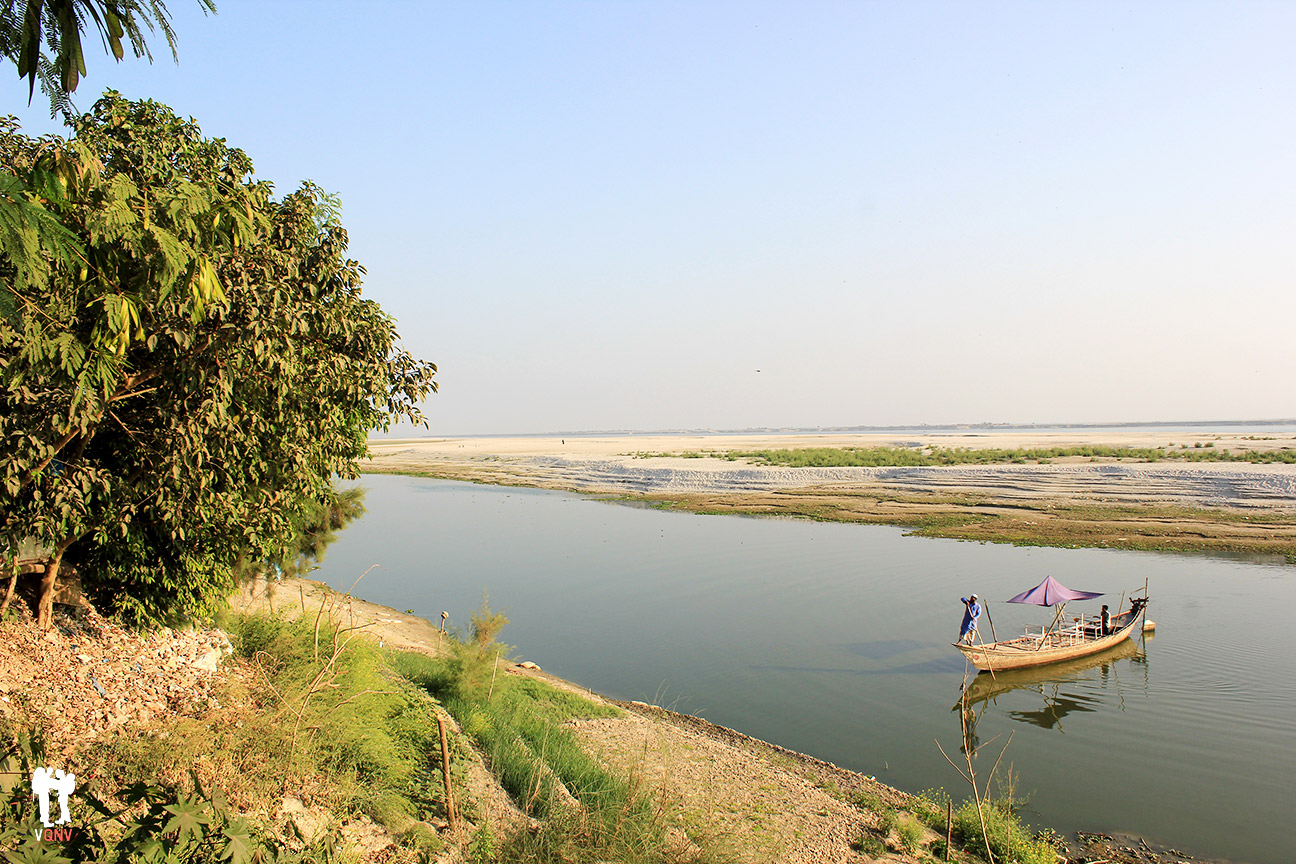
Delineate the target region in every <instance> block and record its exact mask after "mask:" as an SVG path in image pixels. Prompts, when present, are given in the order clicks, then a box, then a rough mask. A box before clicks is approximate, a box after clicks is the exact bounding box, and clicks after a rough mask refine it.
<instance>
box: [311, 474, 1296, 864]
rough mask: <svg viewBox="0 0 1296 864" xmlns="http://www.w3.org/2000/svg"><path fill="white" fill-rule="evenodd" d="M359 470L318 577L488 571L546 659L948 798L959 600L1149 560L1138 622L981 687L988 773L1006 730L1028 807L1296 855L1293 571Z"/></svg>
mask: <svg viewBox="0 0 1296 864" xmlns="http://www.w3.org/2000/svg"><path fill="white" fill-rule="evenodd" d="M362 484H363V485H364V486H365V487H366V488H367V489H368V494H367V498H366V505H367V507H368V513H367V514H366V515H365V516H364V517H363V518H362V519H361V520H359V521H358V522H356V523H355V524H354V525H352V526H351V527H349V528H347V530H346V531H345V532H343V534H342V535H341V537H340V539H339V540H338V541H337V542H336V543H335V544H334V546H333V547H332V548H331V549H330V550H329V553H328V557H327V559H326V561H325V562H324V565H323V567H321V569H320V571H319V572H318V573H317V574H315V575H316V578H320V579H323V580H324V581H326V582H328V583H330V584H332V585H334V586H335V587H336V586H338V585H342V586H343V587H349V586H350V585H351V583H352V582H353V581H354V580H355V578H356V577H357V576H358V575H359V574H360V573H362V572H363V571H364V570H365V569H366V568H368V567H369V566H370V565H374V564H377V565H379V567H378V569H375V570H373V571H372V572H370V573H369V575H367V576H366V577H365V578H364V580H363V581H362V582H361V583H360V585H359V586H358V587H357V589H356V593H357V594H358V595H359V596H362V597H364V598H365V599H367V600H372V601H373V602H376V603H383V604H386V605H389V606H393V607H395V608H397V609H412V610H413V611H414V612H415V613H417V614H419V615H421V616H424V617H427V618H431V619H434V620H435V619H437V618H438V616H439V615H440V613H441V611H442V610H446V611H448V612H449V613H450V621H451V624H452V625H461V626H462V625H464V624H466V623H467V621H468V615H469V613H470V612H471V611H472V610H473V609H475V608H476V607H477V606H478V605H479V604H480V602H481V597H482V591H483V590H486V591H488V592H489V593H490V598H491V605H492V607H494V608H495V609H497V610H502V611H504V612H505V613H506V614H507V615H508V617H509V619H510V622H511V623H510V624H509V626H508V627H506V628H505V630H504V633H503V635H502V637H501V638H502V639H503V640H504V641H506V642H508V643H509V644H511V645H515V646H517V655H518V657H519V659H529V660H533V661H535V662H536V663H538V664H539V665H540V666H541V667H543V668H544V669H545V670H546V671H549V672H551V673H553V674H556V675H559V676H562V677H564V678H567V679H569V680H572V681H575V682H578V683H580V684H582V685H584V686H586V687H589V688H590V689H592V690H595V691H598V692H600V693H604V694H607V695H610V696H613V697H616V698H621V699H641V700H644V701H648V702H654V703H656V704H660V705H665V706H668V707H674V708H675V709H676V710H679V711H685V712H688V713H692V714H697V715H699V716H702V717H705V718H706V719H708V720H711V721H712V722H715V723H720V724H722V725H725V726H730V727H732V728H734V729H738V730H740V731H742V732H746V733H748V734H750V735H754V736H756V737H758V738H763V739H765V740H767V741H772V742H776V743H778V744H781V745H783V746H785V747H790V748H792V749H794V750H799V751H802V752H804V753H809V754H812V755H814V756H818V757H820V758H823V759H827V760H829V761H832V762H835V763H837V764H839V765H842V766H844V767H847V768H851V769H853V770H856V771H861V772H863V773H866V774H873V775H876V776H877V778H878V779H879V780H882V781H884V782H886V783H888V784H890V785H893V786H896V787H897V788H900V789H904V790H907V791H911V792H917V791H920V790H922V789H925V788H929V787H935V786H943V787H945V788H946V789H949V790H950V791H951V793H952V794H954V795H955V796H956V797H960V798H961V797H962V796H963V794H964V793H963V789H962V788H960V784H962V783H963V781H962V780H961V779H960V778H959V777H958V775H957V774H955V772H954V770H953V769H952V768H950V767H949V765H948V764H947V763H946V762H945V761H944V759H943V758H942V756H941V754H940V751H939V750H938V749H937V747H936V741H940V743H941V745H942V746H943V747H944V748H945V750H946V752H948V753H950V755H951V756H954V757H955V758H958V751H959V748H960V746H962V744H963V735H962V730H961V725H960V722H959V716H960V715H959V712H957V711H956V710H953V709H954V706H955V705H956V703H957V701H958V698H959V692H960V687H961V685H962V682H963V676H964V663H963V659H962V658H961V657H960V656H959V655H958V653H957V652H956V651H955V650H954V649H953V648H952V647H950V644H949V643H950V642H951V641H953V639H954V637H955V635H956V632H957V629H958V623H959V619H960V616H961V614H962V604H961V603H960V602H959V597H960V596H965V595H966V594H967V593H968V592H969V591H976V592H978V593H979V594H980V595H981V596H982V597H983V598H988V599H989V600H990V601H991V602H990V603H989V604H988V611H989V614H990V617H991V619H992V620H993V623H994V625H995V627H996V629H997V631H998V633H999V634H1000V635H1001V636H1002V635H1004V634H1007V633H1013V634H1016V633H1017V632H1020V630H1021V627H1022V625H1023V624H1025V623H1028V622H1029V623H1040V622H1039V620H1038V619H1040V618H1041V617H1044V616H1046V615H1047V614H1048V610H1045V609H1039V608H1037V607H1021V606H1014V605H1008V604H1005V603H1002V602H996V601H1002V600H1005V599H1007V598H1008V597H1011V596H1012V595H1014V594H1016V593H1018V592H1019V591H1022V590H1024V589H1026V588H1029V587H1031V586H1033V585H1035V584H1036V583H1038V582H1039V581H1040V580H1041V579H1043V578H1044V576H1046V575H1052V576H1054V577H1055V578H1057V579H1058V580H1060V581H1061V582H1062V583H1064V584H1066V585H1068V586H1070V587H1073V588H1081V589H1086V590H1092V591H1105V592H1108V593H1109V594H1110V595H1111V599H1112V600H1113V601H1116V602H1119V600H1120V596H1121V592H1122V591H1127V590H1130V589H1133V588H1136V587H1141V586H1142V585H1143V582H1144V579H1146V580H1148V583H1149V585H1150V586H1151V597H1152V603H1151V604H1150V606H1149V615H1148V617H1149V618H1151V619H1152V620H1154V621H1155V622H1156V623H1157V632H1156V635H1155V637H1154V638H1149V639H1147V640H1146V641H1145V642H1143V641H1141V642H1140V643H1139V644H1138V645H1133V643H1131V646H1130V647H1131V648H1133V649H1134V650H1126V651H1125V652H1123V654H1124V656H1120V657H1117V658H1114V659H1110V658H1109V659H1108V660H1107V662H1105V663H1100V664H1097V665H1092V666H1089V667H1087V668H1083V669H1079V670H1070V671H1067V672H1065V673H1063V674H1061V675H1058V676H1056V677H1053V678H1051V679H1045V680H1042V681H1040V680H1035V681H1020V680H1017V681H1005V682H1004V683H1005V684H1009V683H1015V684H1017V685H1019V686H1017V687H1016V689H1010V690H1007V692H1003V693H998V694H989V698H986V699H984V700H983V701H980V702H977V703H975V704H974V706H973V708H974V710H975V712H976V718H977V719H976V724H975V735H976V736H977V738H978V740H979V741H980V743H981V744H983V745H986V746H985V749H983V750H982V751H981V755H980V757H979V759H978V762H979V763H982V769H981V770H983V771H988V770H989V766H990V764H991V763H992V762H993V759H994V757H995V756H997V755H998V752H999V749H1000V748H1001V747H1002V746H1003V743H1004V742H1006V741H1007V739H1008V735H1009V733H1012V740H1011V744H1010V745H1009V747H1008V753H1007V756H1005V758H1004V761H1005V763H1007V762H1011V763H1012V767H1013V771H1014V773H1015V774H1016V775H1017V786H1018V791H1019V792H1025V793H1029V794H1030V803H1029V805H1028V808H1027V813H1026V815H1027V818H1028V819H1029V820H1030V821H1032V822H1034V823H1036V824H1038V825H1049V826H1052V827H1054V828H1057V829H1059V830H1064V831H1069V830H1072V829H1076V828H1081V829H1086V830H1090V831H1130V832H1135V833H1138V834H1142V835H1144V836H1147V837H1149V838H1150V839H1154V840H1156V841H1159V842H1162V843H1165V844H1168V845H1171V846H1173V847H1175V848H1178V849H1181V850H1184V851H1187V852H1190V853H1193V854H1198V855H1211V856H1218V857H1226V858H1231V859H1233V860H1237V861H1246V862H1255V864H1286V862H1289V861H1290V860H1292V855H1293V848H1296V847H1294V844H1293V842H1292V839H1291V825H1292V816H1293V810H1292V803H1291V802H1292V799H1293V792H1294V791H1296V687H1293V673H1292V663H1293V661H1294V660H1296V628H1293V627H1292V626H1291V620H1290V619H1291V616H1292V614H1293V612H1294V611H1296V568H1292V567H1290V566H1287V565H1284V564H1282V563H1281V562H1270V563H1265V562H1257V561H1251V560H1247V561H1244V560H1230V559H1226V558H1220V557H1198V556H1174V555H1161V554H1151V553H1130V552H1115V551H1105V550H1088V549H1081V550H1062V549H1031V548H1020V549H1019V548H1014V547H1011V546H997V545H990V544H978V543H966V542H958V541H951V540H930V539H925V538H917V537H905V536H904V535H903V532H902V531H901V530H900V529H896V528H885V527H873V526H859V525H838V524H826V523H814V522H805V521H795V520H785V519H758V518H743V517H736V516H696V515H692V514H683V513H669V512H662V511H657V510H652V509H647V508H641V507H632V506H625V505H623V504H616V503H610V502H605V501H600V500H596V499H591V498H584V497H580V496H576V495H570V494H565V493H558V492H544V491H537V490H527V489H513V488H499V487H490V486H475V485H471V484H464V483H452V482H444V481H434V480H423V479H416V478H407V477H383V476H367V477H365V478H364V479H363V481H362ZM1081 605H1082V606H1083V605H1085V604H1081ZM1089 605H1092V606H1093V608H1092V609H1090V610H1088V611H1096V608H1097V606H1096V605H1095V604H1089ZM1074 608H1076V607H1073V609H1074ZM1113 608H1115V606H1113ZM1045 623H1046V622H1045ZM982 625H983V627H985V629H986V630H987V631H988V630H989V628H988V626H986V621H985V617H984V616H983V620H982ZM975 692H976V691H974V693H975ZM1001 770H1002V769H1001Z"/></svg>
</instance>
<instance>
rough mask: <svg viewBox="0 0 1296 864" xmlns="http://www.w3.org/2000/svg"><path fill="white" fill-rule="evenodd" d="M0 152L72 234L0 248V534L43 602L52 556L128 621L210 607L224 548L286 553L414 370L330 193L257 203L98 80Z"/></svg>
mask: <svg viewBox="0 0 1296 864" xmlns="http://www.w3.org/2000/svg"><path fill="white" fill-rule="evenodd" d="M0 151H2V152H3V153H4V155H5V157H6V160H7V164H9V165H11V166H12V167H13V170H14V172H15V175H14V176H16V177H18V178H19V180H20V181H21V184H20V186H21V188H18V187H15V188H18V191H17V192H15V193H14V194H16V195H17V196H18V197H20V198H21V199H22V200H23V201H25V202H27V203H28V204H30V205H31V206H32V207H33V208H44V209H45V210H47V211H48V212H49V213H51V214H52V215H53V216H54V217H56V218H57V220H58V221H59V223H60V224H61V225H62V226H63V227H64V228H65V229H67V231H68V232H70V233H71V234H72V235H74V237H75V239H76V243H77V244H79V246H77V245H75V244H74V245H73V246H69V249H70V251H68V252H67V254H66V255H64V256H62V257H59V256H48V255H40V254H38V255H35V256H30V255H28V254H27V251H28V250H29V247H31V245H32V243H27V245H23V243H17V245H13V244H11V246H6V247H4V248H3V249H0V253H3V255H0V312H2V313H4V314H3V315H2V316H0V446H3V447H4V449H5V450H6V452H8V453H11V454H12V458H11V459H7V460H6V462H5V464H4V466H3V467H2V468H0V504H2V505H3V507H2V508H0V519H2V520H3V521H2V522H0V548H6V549H11V548H12V547H13V546H14V545H15V541H17V540H19V539H22V538H25V537H31V538H35V539H36V540H37V541H39V542H40V543H42V545H44V546H46V547H48V548H50V549H51V550H53V551H52V555H51V564H52V565H54V566H52V567H50V568H48V569H47V577H48V579H47V581H48V582H49V583H50V584H49V586H47V587H48V589H49V590H48V591H47V592H46V597H47V598H48V597H49V596H50V594H51V593H52V589H53V581H54V578H55V577H56V576H57V573H58V569H59V568H58V565H59V564H60V563H61V560H62V557H63V556H64V555H65V554H66V555H67V559H68V560H69V561H70V562H73V563H79V562H84V563H93V564H94V565H95V566H94V567H93V568H86V570H85V572H84V573H83V576H86V577H88V579H87V585H86V587H87V589H88V590H89V591H90V593H91V594H92V595H93V596H94V597H95V599H96V600H97V601H99V602H101V603H105V604H107V605H108V606H109V607H110V608H115V609H118V610H120V611H122V612H123V613H124V614H126V616H127V617H130V618H133V619H136V620H139V621H154V620H159V618H161V619H163V620H166V619H168V618H191V617H201V616H205V615H209V614H210V613H211V611H212V608H213V605H214V604H215V603H216V602H218V601H219V598H220V597H223V596H224V595H225V593H226V592H227V590H228V587H229V585H230V584H231V583H232V581H233V579H234V578H235V573H236V568H237V567H239V566H240V564H239V562H240V561H244V562H246V561H253V562H272V563H280V562H283V563H288V564H291V563H292V562H294V561H296V560H297V557H298V556H299V555H300V552H301V547H300V545H294V544H295V542H296V541H295V538H297V537H299V536H301V529H302V527H303V526H304V525H307V524H310V523H312V521H315V522H316V523H319V524H327V523H328V522H329V521H330V520H328V519H324V520H322V522H321V520H320V518H319V517H320V514H321V508H324V509H327V508H328V507H330V506H334V504H336V502H337V500H338V499H337V496H336V494H335V493H334V492H333V489H332V486H331V481H332V478H333V477H334V476H342V477H354V476H356V475H357V468H358V460H360V459H361V458H362V457H364V456H365V455H366V453H367V449H366V439H367V435H368V433H369V432H370V431H371V430H372V429H375V428H386V427H387V425H388V424H389V423H390V422H391V421H392V420H393V419H395V418H398V417H399V418H406V419H408V420H411V421H412V422H415V423H418V422H421V421H422V415H421V413H420V411H419V408H418V402H419V400H421V399H422V398H423V397H425V396H426V395H427V394H428V393H430V392H432V391H434V390H435V389H436V385H435V382H434V380H433V375H434V374H435V371H436V367H435V366H434V365H432V364H430V363H426V362H423V361H418V360H416V359H414V358H413V357H411V356H410V355H409V354H408V353H407V352H405V351H404V350H403V349H401V348H399V346H398V343H397V339H398V337H397V334H396V330H395V324H394V322H393V321H392V319H391V318H390V317H389V316H387V315H386V314H384V313H383V312H382V310H381V309H380V308H379V307H378V306H377V304H375V303H374V302H373V301H371V300H367V299H365V298H363V297H361V293H360V281H361V275H362V274H363V272H364V270H363V268H362V267H361V266H360V265H359V264H358V263H357V262H355V261H352V260H349V259H347V258H346V255H345V253H346V247H347V235H346V231H345V230H344V229H343V228H342V227H341V225H340V224H338V223H337V222H336V200H335V199H333V198H331V197H330V196H328V195H326V194H325V193H323V192H322V190H320V189H319V188H318V187H317V186H315V185H314V184H311V183H306V184H304V185H303V186H302V187H301V188H300V189H298V190H297V191H296V192H294V193H292V194H290V195H288V196H286V197H285V198H283V199H282V200H278V201H277V200H275V199H274V197H273V195H272V191H273V190H272V189H271V187H270V185H269V184H267V183H264V182H256V181H254V180H252V176H251V175H252V163H251V160H250V159H248V157H247V156H246V155H245V154H244V153H243V152H242V151H240V150H237V149H235V148H231V147H229V146H227V145H226V143H225V142H224V141H223V140H220V139H209V138H204V137H202V134H201V131H200V130H199V128H198V126H197V125H196V124H195V123H194V122H193V121H191V120H190V121H186V120H181V119H180V118H178V117H176V116H175V115H174V114H172V113H171V112H170V110H169V109H167V108H165V106H162V105H158V104H156V103H153V102H148V101H145V102H129V101H127V100H125V99H123V98H122V97H121V96H120V95H118V94H115V93H111V92H110V93H109V94H108V95H106V96H105V97H104V98H103V99H101V100H100V101H99V102H98V103H96V105H95V106H94V108H93V109H92V111H91V112H90V113H89V114H86V115H85V116H84V117H82V118H80V119H79V120H78V121H77V123H76V135H75V137H74V139H73V140H71V141H66V142H64V141H60V140H58V139H45V140H40V141H36V140H32V139H28V138H25V137H23V136H22V135H21V134H19V133H18V132H17V131H16V129H15V127H13V126H12V125H10V126H8V127H3V128H0ZM33 218H35V217H33ZM24 242H25V241H24ZM33 242H34V241H33ZM11 247H12V248H11ZM154 562H158V564H157V565H155V564H154ZM158 565H160V566H158ZM51 574H52V575H51ZM41 613H42V614H41V619H42V623H45V622H47V621H48V610H47V603H46V602H45V600H43V601H42V609H41Z"/></svg>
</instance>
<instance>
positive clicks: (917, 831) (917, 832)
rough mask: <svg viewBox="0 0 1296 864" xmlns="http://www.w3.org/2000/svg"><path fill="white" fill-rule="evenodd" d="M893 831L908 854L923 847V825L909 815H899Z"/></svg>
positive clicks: (893, 825) (892, 828)
mask: <svg viewBox="0 0 1296 864" xmlns="http://www.w3.org/2000/svg"><path fill="white" fill-rule="evenodd" d="M891 830H892V831H894V832H895V835H896V838H897V839H899V841H900V845H901V846H902V847H903V848H904V850H905V851H906V852H914V851H917V849H918V847H919V846H921V845H922V837H923V826H922V823H920V822H919V821H918V820H917V819H915V818H914V817H913V816H911V815H909V814H908V813H900V814H897V815H896V818H895V820H894V824H892V826H891Z"/></svg>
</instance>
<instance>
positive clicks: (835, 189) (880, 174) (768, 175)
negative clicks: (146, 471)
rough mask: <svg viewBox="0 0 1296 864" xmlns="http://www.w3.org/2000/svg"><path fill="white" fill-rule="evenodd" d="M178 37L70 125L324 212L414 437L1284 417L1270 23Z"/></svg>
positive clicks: (243, 17) (101, 76) (1294, 126)
mask: <svg viewBox="0 0 1296 864" xmlns="http://www.w3.org/2000/svg"><path fill="white" fill-rule="evenodd" d="M169 5H170V8H171V12H172V13H173V16H174V25H175V29H176V32H177V34H178V37H179V44H178V53H179V63H178V65H177V64H175V63H173V62H172V61H171V58H170V55H169V54H168V52H167V50H166V47H165V44H164V43H163V42H162V41H161V40H159V39H156V38H155V39H154V40H153V41H152V42H151V44H152V45H153V46H154V55H155V62H154V63H152V64H151V65H150V64H148V63H146V62H144V61H139V60H133V59H131V58H129V57H128V58H127V59H126V60H125V61H123V62H121V63H114V62H113V61H112V60H111V58H110V57H109V56H107V55H106V54H104V53H102V52H100V51H99V48H98V43H97V40H96V39H95V37H94V36H90V37H89V38H88V41H87V48H88V55H87V67H88V74H87V76H86V78H85V79H84V80H83V81H82V84H81V86H80V88H79V89H78V91H77V93H76V97H75V98H76V102H77V104H78V106H80V107H81V108H88V107H89V106H90V105H91V104H92V103H93V101H94V100H95V98H96V97H97V96H98V94H99V93H100V92H102V90H104V89H105V88H109V87H111V88H114V89H117V90H119V91H121V92H122V93H124V94H125V95H126V96H128V97H130V98H152V99H155V100H157V101H160V102H163V103H165V104H166V105H169V106H170V107H171V108H172V109H174V110H175V111H176V112H177V113H178V114H181V115H184V116H192V117H194V118H195V119H197V120H198V122H199V123H200V125H201V126H202V128H203V131H204V133H205V134H207V135H209V136H213V137H222V138H225V139H226V140H227V141H228V142H229V143H230V144H231V145H233V146H237V147H240V148H242V149H243V150H245V151H246V152H247V153H248V154H249V156H251V158H252V160H253V162H254V163H255V165H256V170H257V176H258V177H259V178H261V179H267V180H270V181H272V182H273V183H274V184H275V188H276V190H277V192H278V193H280V194H287V193H289V192H291V191H292V190H293V189H295V188H296V187H297V186H298V184H300V183H301V182H302V181H303V180H307V179H309V180H312V181H314V182H316V183H317V184H319V185H320V186H322V187H323V188H324V189H326V190H328V191H330V192H334V193H337V194H338V195H340V196H341V199H342V202H343V212H342V221H343V224H344V225H345V227H346V228H347V230H348V231H349V233H350V239H351V246H350V254H351V255H352V257H354V258H356V259H357V260H359V261H360V262H361V263H362V264H363V265H364V266H365V267H366V268H367V270H368V276H367V278H366V281H365V293H366V295H367V296H369V297H371V298H373V299H375V300H377V301H378V303H379V304H381V306H382V307H383V308H384V309H385V310H386V311H387V312H388V313H390V314H391V315H393V316H394V317H395V318H396V319H397V321H398V322H399V331H400V333H401V336H402V338H403V341H404V344H405V346H406V347H407V348H408V349H409V350H410V351H411V352H413V353H414V354H415V355H416V356H419V357H421V358H424V359H428V360H432V361H433V362H435V363H436V364H437V365H438V368H439V372H438V375H437V377H438V379H439V380H440V388H441V389H440V392H439V393H438V394H436V395H434V396H432V397H431V398H430V399H429V400H428V401H427V403H426V406H425V410H426V414H427V416H428V429H427V430H426V432H425V433H421V434H435V435H469V434H512V433H544V432H576V431H611V430H640V431H651V430H667V429H745V428H763V427H777V428H785V427H796V428H817V427H839V426H886V425H917V424H934V425H942V424H951V423H982V422H995V423H1072V422H1076V423H1103V422H1109V423H1121V422H1142V421H1200V420H1223V419H1229V420H1258V419H1277V418H1292V417H1296V386H1293V385H1292V374H1293V372H1296V326H1294V325H1296V290H1294V289H1296V158H1293V146H1294V145H1293V142H1296V52H1293V51H1292V50H1291V38H1292V34H1293V33H1296V4H1291V3H1286V2H1271V3H1266V2H1212V3H1196V2H1181V0H1175V2H1140V3H1134V4H1130V3H1119V4H1118V3H1111V2H1085V3H1080V2H1072V3H1065V2H978V3H966V2H900V0H896V2H814V0H810V2H796V3H792V2H781V3H766V2H751V0H742V2H720V0H692V2H669V0H666V2H663V0H652V2H647V0H643V2H629V0H602V2H570V0H562V2H559V0H552V2H543V0H529V2H521V0H519V2H490V0H476V2H466V0H465V2H381V0H373V2H367V3H355V2H349V3H341V2H330V0H314V2H288V0H279V2H276V0H259V2H251V0H222V2H220V4H219V13H218V14H217V15H215V16H211V17H204V16H203V15H202V14H201V11H200V10H199V7H198V4H197V3H196V2H192V0H171V2H170V4H169ZM0 92H3V91H0ZM7 93H8V95H7V96H5V97H4V101H3V102H2V103H0V111H12V113H15V114H17V115H18V116H19V117H20V119H21V120H22V123H23V129H24V131H25V132H27V133H28V134H37V133H44V132H50V131H59V127H58V125H57V124H56V123H53V122H52V121H50V119H49V117H48V114H49V110H48V104H47V103H42V102H41V101H40V94H39V93H38V94H37V97H36V99H35V100H34V101H33V102H32V105H31V106H30V107H28V106H27V103H26V97H27V91H26V84H25V82H18V81H17V80H16V79H14V80H13V81H12V83H11V85H10V86H9V88H8V91H7Z"/></svg>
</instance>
